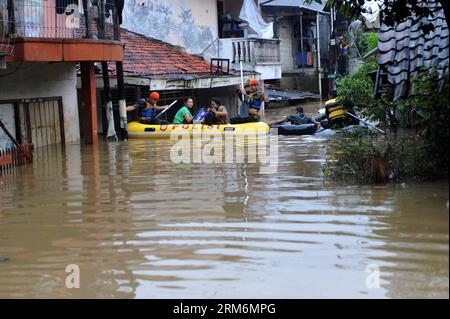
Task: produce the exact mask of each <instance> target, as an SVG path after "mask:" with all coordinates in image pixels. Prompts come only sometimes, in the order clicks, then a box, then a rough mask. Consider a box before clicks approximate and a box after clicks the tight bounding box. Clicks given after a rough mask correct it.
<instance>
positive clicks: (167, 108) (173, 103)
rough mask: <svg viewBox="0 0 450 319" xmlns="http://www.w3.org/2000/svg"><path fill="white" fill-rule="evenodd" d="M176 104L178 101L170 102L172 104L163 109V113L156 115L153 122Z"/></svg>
mask: <svg viewBox="0 0 450 319" xmlns="http://www.w3.org/2000/svg"><path fill="white" fill-rule="evenodd" d="M177 102H178V100H175V101H173V102H172V104H170V105H169V106H168V107H166V108H165V109H164V111H162V112H161V113H159V114H158V116H156V117H155V120H157V119H159V118H160V117H161V115H163V114H164V113H166V112H167V111H168V110H169V109H170V108H171V107H172V106H174V105H175V104H176V103H177Z"/></svg>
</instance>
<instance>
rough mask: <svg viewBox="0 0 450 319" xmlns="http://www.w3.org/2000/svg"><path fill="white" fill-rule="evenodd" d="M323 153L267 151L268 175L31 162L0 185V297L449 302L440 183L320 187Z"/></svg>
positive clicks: (156, 155)
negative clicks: (272, 157)
mask: <svg viewBox="0 0 450 319" xmlns="http://www.w3.org/2000/svg"><path fill="white" fill-rule="evenodd" d="M309 111H312V109H309ZM279 113H280V111H268V119H269V120H275V119H277V118H278V115H279ZM283 114H284V115H286V114H287V110H283ZM325 145H326V141H325V140H323V139H316V138H312V137H280V139H279V168H278V172H277V173H276V174H270V175H264V174H261V173H260V167H259V166H260V165H259V164H208V165H207V164H191V165H188V164H174V163H172V162H171V161H170V156H169V155H170V154H169V153H170V147H171V144H170V141H165V140H143V141H139V140H137V141H136V140H133V141H129V142H120V143H111V144H106V143H102V144H101V145H100V146H99V147H98V148H92V147H89V146H81V147H80V146H77V145H75V146H73V145H68V146H66V148H65V150H64V151H61V150H58V149H51V148H45V149H39V150H37V152H36V154H35V161H34V164H33V165H29V166H25V167H19V168H18V169H17V170H16V173H15V174H14V175H9V176H3V177H0V191H1V197H0V256H7V257H8V260H5V261H3V262H2V261H0V297H4V298H5V297H6V298H15V297H18V298H23V297H27V298H28V297H38V298H45V297H56V298H81V297H87V298H432V297H438V298H448V297H449V210H448V201H449V195H448V192H449V186H448V183H445V182H444V183H433V184H405V185H380V186H352V185H336V184H331V183H329V182H325V181H324V179H323V176H322V165H323V163H324V159H325V156H326V152H327V149H326V146H325ZM69 264H76V265H79V267H80V271H81V287H80V289H67V288H66V276H67V275H68V274H67V273H66V266H67V265H69ZM377 269H379V274H380V286H379V287H378V288H377V287H372V286H371V285H370V282H371V281H370V278H371V276H373V275H374V271H375V274H376V272H377ZM368 282H369V285H368V284H367V283H368ZM372 283H373V282H372Z"/></svg>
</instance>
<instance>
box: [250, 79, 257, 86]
mask: <svg viewBox="0 0 450 319" xmlns="http://www.w3.org/2000/svg"><path fill="white" fill-rule="evenodd" d="M249 83H250V85H252V86H253V85H258V84H259V82H258V80H256V79H251V80H250V82H249Z"/></svg>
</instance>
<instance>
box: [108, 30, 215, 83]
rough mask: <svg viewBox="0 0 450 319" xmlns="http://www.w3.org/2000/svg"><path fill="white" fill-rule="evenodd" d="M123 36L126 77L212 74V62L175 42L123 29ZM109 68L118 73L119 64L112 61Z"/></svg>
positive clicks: (121, 33)
mask: <svg viewBox="0 0 450 319" xmlns="http://www.w3.org/2000/svg"><path fill="white" fill-rule="evenodd" d="M120 35H121V41H122V42H123V43H124V44H125V57H124V61H123V68H124V73H125V76H136V77H173V76H175V75H206V74H209V73H210V64H209V63H208V62H206V61H205V60H203V59H202V58H200V57H197V56H195V55H192V54H189V53H186V52H183V51H182V50H181V49H180V48H178V47H176V46H174V45H171V44H168V43H165V42H162V41H159V40H156V39H153V38H150V37H147V36H145V35H142V34H139V33H135V32H132V31H129V30H126V29H121V32H120ZM109 68H110V69H112V71H113V73H115V64H110V65H109Z"/></svg>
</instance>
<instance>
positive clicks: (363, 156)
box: [324, 136, 385, 183]
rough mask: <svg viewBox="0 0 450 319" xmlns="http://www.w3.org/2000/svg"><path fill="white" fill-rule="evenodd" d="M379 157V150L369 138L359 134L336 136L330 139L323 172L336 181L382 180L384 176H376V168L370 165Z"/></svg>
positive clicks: (374, 181)
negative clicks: (329, 153)
mask: <svg viewBox="0 0 450 319" xmlns="http://www.w3.org/2000/svg"><path fill="white" fill-rule="evenodd" d="M381 158H382V157H381V154H380V151H379V150H378V149H377V148H376V146H375V144H374V140H373V139H371V138H367V137H361V136H357V137H354V136H353V137H350V136H344V137H343V138H341V139H337V138H336V139H334V140H333V141H332V144H331V156H330V157H329V158H328V160H327V165H326V167H325V169H324V174H325V176H327V177H329V178H331V179H333V180H336V181H346V182H350V181H351V182H357V183H376V182H383V181H385V178H382V177H380V178H378V177H377V173H376V171H377V168H376V167H375V165H371V164H373V163H374V162H378V161H379V160H380V159H381Z"/></svg>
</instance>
